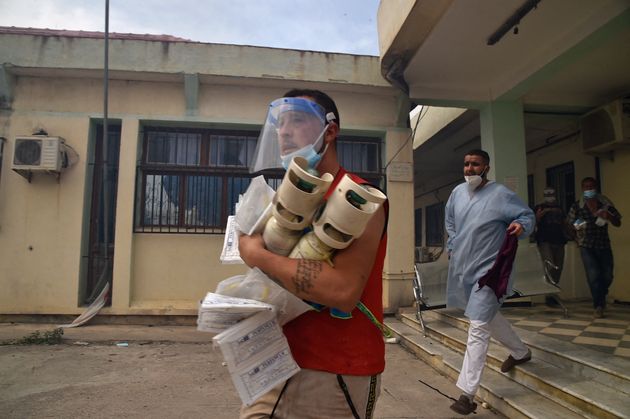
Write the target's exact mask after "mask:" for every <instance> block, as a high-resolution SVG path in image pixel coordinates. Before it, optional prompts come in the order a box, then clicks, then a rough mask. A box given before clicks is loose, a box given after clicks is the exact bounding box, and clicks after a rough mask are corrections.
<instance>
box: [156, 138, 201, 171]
mask: <svg viewBox="0 0 630 419" xmlns="http://www.w3.org/2000/svg"><path fill="white" fill-rule="evenodd" d="M200 145H201V135H200V134H192V133H177V132H149V136H148V141H147V148H148V149H147V162H148V163H162V164H173V165H182V166H190V165H199V154H200V153H199V149H200Z"/></svg>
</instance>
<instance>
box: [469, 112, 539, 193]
mask: <svg viewBox="0 0 630 419" xmlns="http://www.w3.org/2000/svg"><path fill="white" fill-rule="evenodd" d="M479 116H480V118H481V120H480V122H481V148H482V149H483V150H485V151H487V152H488V154H490V173H489V174H488V177H489V178H490V179H494V180H496V181H497V182H499V183H502V184H504V185H505V186H507V187H508V188H510V189H512V190H513V191H514V192H516V193H517V194H518V196H519V197H520V198H521V199H522V200H523V202H527V155H526V151H525V122H524V118H523V105H522V104H521V103H520V102H491V103H488V104H487V105H485V106H483V107H482V108H481V109H480V110H479Z"/></svg>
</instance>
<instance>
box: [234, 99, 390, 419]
mask: <svg viewBox="0 0 630 419" xmlns="http://www.w3.org/2000/svg"><path fill="white" fill-rule="evenodd" d="M287 98H295V99H287ZM283 100H285V102H287V103H291V104H294V105H295V106H296V107H300V106H303V105H304V104H303V103H300V102H301V101H308V102H305V103H306V105H305V106H311V107H314V109H316V112H321V118H322V121H323V125H325V126H324V129H323V131H322V135H320V136H319V137H317V138H313V137H314V136H313V134H307V132H309V131H310V132H311V133H312V132H316V131H317V130H316V129H313V128H312V127H308V126H306V124H305V122H304V121H303V120H299V118H296V119H295V120H296V121H298V124H299V123H301V124H303V125H302V127H300V126H299V125H295V124H294V125H293V126H292V127H284V126H279V127H278V129H277V141H278V143H279V144H278V146H279V152H280V154H281V155H291V156H294V155H300V156H302V157H305V158H306V159H307V160H308V161H309V163H310V164H311V167H312V168H316V169H317V171H318V172H319V173H320V174H323V173H331V174H333V175H334V176H335V180H334V182H333V185H332V186H331V188H330V189H329V191H332V190H333V189H334V186H335V185H336V184H337V183H338V182H339V181H340V180H341V179H342V178H343V176H344V175H345V174H346V171H345V170H344V169H343V168H342V167H341V166H340V164H339V160H338V157H337V147H336V140H337V135H338V134H339V129H340V128H339V127H340V125H339V122H340V120H339V113H338V111H337V107H336V105H335V103H334V101H333V100H332V99H331V98H330V97H329V96H328V95H326V94H325V93H323V92H320V91H317V90H292V91H290V92H287V93H286V94H285V96H284V98H283ZM313 103H315V104H317V105H313ZM319 108H321V110H320V109H319ZM263 135H264V130H263V133H261V137H262V136H263ZM309 135H310V137H309ZM308 138H310V140H309V139H308ZM259 141H261V140H260V139H259ZM259 147H260V144H259ZM348 175H349V176H350V177H351V178H352V179H353V180H354V181H355V182H357V183H366V182H365V181H363V180H362V179H360V178H359V177H357V176H354V175H351V174H348ZM386 226H387V201H385V204H384V205H383V206H382V207H381V208H380V209H379V210H378V211H377V212H376V213H375V214H374V216H373V217H372V218H371V219H370V220H369V221H368V224H367V226H366V229H365V231H364V233H363V234H362V235H361V236H360V237H358V238H356V239H355V240H354V241H353V242H352V244H351V245H350V246H349V247H347V248H345V249H343V250H339V251H337V252H336V253H335V254H334V258H333V266H331V265H329V264H328V263H326V262H324V261H318V260H309V259H290V258H287V257H285V256H280V255H277V254H275V253H272V252H270V251H268V250H266V249H265V246H264V242H263V239H262V237H261V236H260V235H252V236H241V237H240V239H239V250H240V255H241V258H242V259H243V260H244V261H245V263H246V264H247V265H248V266H250V267H258V268H259V269H261V270H262V271H263V272H265V273H266V274H267V275H268V276H269V277H270V278H272V279H273V280H274V281H276V282H277V283H278V284H280V285H281V286H282V287H284V288H285V289H287V290H288V291H289V292H291V293H293V294H295V295H296V296H298V297H300V298H302V299H303V300H307V301H309V302H312V303H316V304H317V305H320V306H324V307H325V308H324V309H322V310H320V311H315V310H313V311H308V312H306V313H304V314H302V315H301V316H299V317H297V318H295V319H294V320H292V321H290V322H289V323H287V324H286V325H285V326H284V333H285V335H286V337H287V340H288V341H289V346H290V347H291V353H292V355H293V357H294V358H295V360H296V362H297V363H298V365H299V366H300V368H301V371H300V372H299V373H298V374H296V375H295V376H293V377H292V378H291V379H290V380H289V381H287V383H285V384H283V385H281V386H279V387H278V388H276V389H274V390H272V391H271V392H269V393H268V394H267V395H265V396H263V397H262V398H260V399H259V400H257V401H256V402H255V403H254V404H253V405H251V406H247V407H246V406H244V407H243V408H242V409H241V418H263V417H264V418H268V417H270V416H273V417H274V418H321V417H335V418H346V417H347V418H370V417H372V414H373V411H374V405H375V403H376V399H377V397H378V395H379V392H380V374H381V373H382V372H383V370H384V368H385V345H384V342H383V336H382V333H381V330H380V329H379V327H378V325H380V323H382V321H383V307H382V277H381V275H382V271H383V261H384V258H385V249H386V243H387V238H386V234H385V232H386ZM357 305H361V306H362V307H366V308H367V314H366V310H360V309H359V308H358V307H357ZM328 307H334V308H335V309H337V310H340V311H341V312H345V313H350V314H351V317H350V318H339V317H337V316H334V315H331V310H330V309H328ZM333 314H334V313H333Z"/></svg>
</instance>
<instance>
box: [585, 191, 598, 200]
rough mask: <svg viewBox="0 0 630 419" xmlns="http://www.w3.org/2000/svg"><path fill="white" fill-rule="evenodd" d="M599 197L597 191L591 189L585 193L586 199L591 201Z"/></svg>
mask: <svg viewBox="0 0 630 419" xmlns="http://www.w3.org/2000/svg"><path fill="white" fill-rule="evenodd" d="M596 196H597V191H596V190H595V189H589V190H588V191H584V199H591V198H595V197H596Z"/></svg>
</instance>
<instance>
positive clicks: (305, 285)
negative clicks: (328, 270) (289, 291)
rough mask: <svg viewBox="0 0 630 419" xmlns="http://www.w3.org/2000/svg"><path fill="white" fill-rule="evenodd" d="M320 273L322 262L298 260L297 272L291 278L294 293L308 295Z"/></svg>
mask: <svg viewBox="0 0 630 419" xmlns="http://www.w3.org/2000/svg"><path fill="white" fill-rule="evenodd" d="M321 271H322V262H320V261H318V260H309V259H299V260H298V262H297V270H296V272H295V275H294V276H293V277H292V278H291V280H292V281H293V285H294V286H295V289H296V291H298V292H302V293H304V294H308V293H309V290H310V289H311V288H313V280H315V279H317V277H319V273H320V272H321Z"/></svg>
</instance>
